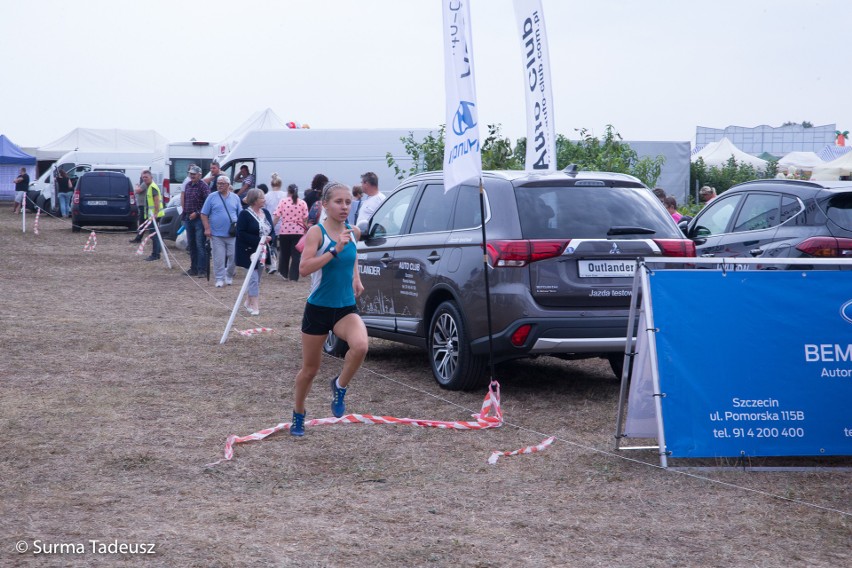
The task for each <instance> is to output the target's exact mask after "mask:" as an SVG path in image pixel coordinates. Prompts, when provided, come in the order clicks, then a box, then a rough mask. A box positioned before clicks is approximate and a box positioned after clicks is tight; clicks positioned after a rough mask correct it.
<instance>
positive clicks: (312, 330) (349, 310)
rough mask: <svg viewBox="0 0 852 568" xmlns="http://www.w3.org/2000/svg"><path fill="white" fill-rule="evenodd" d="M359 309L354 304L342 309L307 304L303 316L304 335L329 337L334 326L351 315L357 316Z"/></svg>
mask: <svg viewBox="0 0 852 568" xmlns="http://www.w3.org/2000/svg"><path fill="white" fill-rule="evenodd" d="M357 313H358V307H357V306H355V305H354V304H353V305H351V306H345V307H342V308H326V307H324V306H315V305H313V304H311V303H306V304H305V314H304V315H303V316H302V333H306V334H308V335H327V334H328V332H329V331H331V330H333V329H334V325H335V324H336V323H337V322H339V321H340V320H342V319H343V318H344V317H346V316H348V315H349V314H357Z"/></svg>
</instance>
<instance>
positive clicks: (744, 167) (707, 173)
mask: <svg viewBox="0 0 852 568" xmlns="http://www.w3.org/2000/svg"><path fill="white" fill-rule="evenodd" d="M689 170H690V171H689V173H690V187H695V186H696V185H697V186H698V187H701V186H705V185H709V186H710V187H714V188H716V194H717V195H719V194H721V193H722V192H723V191H725V190H727V189H729V188H730V187H732V186H734V185H737V184H738V183H743V182H746V181H750V180H753V179H760V178H763V177H764V174H763V173H761V172H760V171H758V170H757V169H756V168H755V167H754V166H752V165H751V164H746V163H743V162H737V160H736V159H735V158H734V157H733V156H731V157H730V158H728V161H727V162H725V165H724V166H722V167H721V168H720V167H718V166H711V167H708V166H707V164H705V163H704V159H703V158H698V160H696V161H695V162H693V163H692V164H691V165H690V167H689Z"/></svg>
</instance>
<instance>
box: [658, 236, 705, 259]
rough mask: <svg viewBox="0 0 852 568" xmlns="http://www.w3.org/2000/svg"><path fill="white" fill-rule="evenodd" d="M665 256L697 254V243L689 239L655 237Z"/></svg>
mask: <svg viewBox="0 0 852 568" xmlns="http://www.w3.org/2000/svg"><path fill="white" fill-rule="evenodd" d="M654 242H655V243H657V246H658V247H660V250H661V251H662V252H663V256H695V243H694V242H692V241H690V240H689V239H654Z"/></svg>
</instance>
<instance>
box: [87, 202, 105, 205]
mask: <svg viewBox="0 0 852 568" xmlns="http://www.w3.org/2000/svg"><path fill="white" fill-rule="evenodd" d="M106 204H107V202H106V201H87V202H86V205H106Z"/></svg>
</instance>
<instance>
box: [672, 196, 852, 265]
mask: <svg viewBox="0 0 852 568" xmlns="http://www.w3.org/2000/svg"><path fill="white" fill-rule="evenodd" d="M682 227H683V228H684V230H685V233H686V235H687V236H688V237H689V238H690V239H692V241H693V242H694V243H695V248H696V254H697V255H698V256H702V257H714V256H716V257H747V258H752V257H754V258H809V257H813V258H852V182H848V181H800V180H784V179H771V180H758V181H750V182H746V183H742V184H740V185H737V186H734V187H732V188H731V189H729V190H728V191H726V192H724V193H723V194H722V195H720V196H719V197H717V198H716V199H714V200H713V201H711V202H710V203H709V204H708V205H707V206H706V207H705V208H704V209H702V210H701V212H699V213H698V215H696V216H695V218H694V219H693V220H692V221H690V222H689V223H688V224H687V225H686V226H683V225H682Z"/></svg>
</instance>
